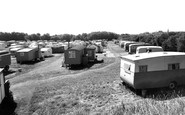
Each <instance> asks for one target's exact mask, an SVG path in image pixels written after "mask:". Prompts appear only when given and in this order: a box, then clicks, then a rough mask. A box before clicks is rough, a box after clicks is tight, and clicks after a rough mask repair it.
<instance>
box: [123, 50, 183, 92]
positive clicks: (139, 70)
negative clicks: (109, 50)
mask: <svg viewBox="0 0 185 115" xmlns="http://www.w3.org/2000/svg"><path fill="white" fill-rule="evenodd" d="M184 59H185V53H182V52H152V53H141V54H134V55H126V56H122V57H121V66H120V78H121V79H122V81H123V83H126V84H128V85H130V86H131V87H133V88H134V89H136V90H137V91H138V92H139V93H142V95H145V93H146V90H147V89H151V88H159V87H167V86H169V88H171V89H173V88H175V87H176V86H177V85H184V84H185V82H184V81H185V60H184Z"/></svg>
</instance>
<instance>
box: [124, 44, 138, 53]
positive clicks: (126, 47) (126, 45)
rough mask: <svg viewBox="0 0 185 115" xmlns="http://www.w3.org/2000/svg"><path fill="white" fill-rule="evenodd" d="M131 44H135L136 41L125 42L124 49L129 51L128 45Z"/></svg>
mask: <svg viewBox="0 0 185 115" xmlns="http://www.w3.org/2000/svg"><path fill="white" fill-rule="evenodd" d="M132 44H137V42H129V43H126V44H125V51H126V52H128V51H129V46H130V45H132Z"/></svg>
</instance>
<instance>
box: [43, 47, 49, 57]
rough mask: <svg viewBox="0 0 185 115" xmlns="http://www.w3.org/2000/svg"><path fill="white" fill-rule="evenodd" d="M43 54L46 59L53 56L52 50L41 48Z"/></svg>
mask: <svg viewBox="0 0 185 115" xmlns="http://www.w3.org/2000/svg"><path fill="white" fill-rule="evenodd" d="M41 53H42V55H43V56H44V57H49V56H52V49H51V48H41Z"/></svg>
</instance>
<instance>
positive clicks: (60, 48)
mask: <svg viewBox="0 0 185 115" xmlns="http://www.w3.org/2000/svg"><path fill="white" fill-rule="evenodd" d="M51 48H52V52H53V53H64V46H52V47H51Z"/></svg>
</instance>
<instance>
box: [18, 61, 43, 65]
mask: <svg viewBox="0 0 185 115" xmlns="http://www.w3.org/2000/svg"><path fill="white" fill-rule="evenodd" d="M41 61H44V60H36V61H24V62H21V63H19V64H20V65H34V64H36V63H39V62H41Z"/></svg>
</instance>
